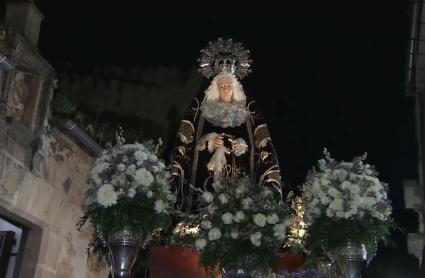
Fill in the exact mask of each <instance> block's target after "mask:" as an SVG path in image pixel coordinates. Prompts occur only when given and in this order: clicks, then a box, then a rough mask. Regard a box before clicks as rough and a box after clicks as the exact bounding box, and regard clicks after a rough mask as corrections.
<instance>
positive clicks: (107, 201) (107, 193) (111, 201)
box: [96, 184, 118, 208]
mask: <svg viewBox="0 0 425 278" xmlns="http://www.w3.org/2000/svg"><path fill="white" fill-rule="evenodd" d="M117 199H118V194H117V192H115V190H114V186H113V185H112V184H104V185H102V186H101V187H100V188H99V190H98V191H97V199H96V200H97V202H98V203H99V204H100V205H101V206H103V207H105V208H107V207H110V206H112V205H115V204H116V203H117Z"/></svg>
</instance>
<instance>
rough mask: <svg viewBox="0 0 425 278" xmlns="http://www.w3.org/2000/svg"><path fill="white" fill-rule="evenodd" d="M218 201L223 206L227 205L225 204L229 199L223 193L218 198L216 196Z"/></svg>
mask: <svg viewBox="0 0 425 278" xmlns="http://www.w3.org/2000/svg"><path fill="white" fill-rule="evenodd" d="M218 199H219V200H220V202H221V203H222V204H223V205H224V204H227V202H228V201H229V198H227V195H226V194H224V193H221V194H220V195H219V196H218Z"/></svg>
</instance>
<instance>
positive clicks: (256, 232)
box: [190, 176, 293, 269]
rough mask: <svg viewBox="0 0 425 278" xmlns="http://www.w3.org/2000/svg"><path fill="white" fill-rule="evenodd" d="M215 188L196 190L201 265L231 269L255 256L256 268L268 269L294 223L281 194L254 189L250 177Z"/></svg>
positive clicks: (193, 217) (196, 240)
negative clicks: (248, 257) (247, 258)
mask: <svg viewBox="0 0 425 278" xmlns="http://www.w3.org/2000/svg"><path fill="white" fill-rule="evenodd" d="M214 189H215V191H214V192H210V191H206V190H205V191H204V190H200V189H195V190H197V191H198V193H199V198H198V201H199V207H200V210H199V211H197V212H196V214H193V215H191V216H190V223H191V224H192V225H195V226H197V227H198V228H199V231H198V233H197V234H195V236H194V247H195V248H196V249H198V250H200V251H201V259H200V263H201V264H202V265H204V266H206V267H214V266H216V265H217V264H218V263H219V264H220V265H221V266H227V267H229V266H232V265H236V264H238V262H239V261H240V260H243V259H244V257H246V256H251V257H253V258H254V260H253V262H252V263H253V265H254V266H255V267H254V268H263V269H267V268H268V267H269V266H270V265H269V263H271V261H273V258H274V256H275V252H276V251H277V250H278V249H279V247H281V246H282V245H283V241H284V240H285V238H286V232H287V228H288V226H290V225H291V224H292V221H293V219H292V215H291V213H290V211H289V209H288V207H287V206H286V204H285V203H283V202H282V199H281V196H280V194H279V193H278V192H275V191H273V189H271V188H257V187H255V186H252V185H251V184H250V179H249V177H247V176H241V177H239V178H238V179H235V180H230V181H229V182H227V183H221V184H219V183H217V182H216V183H215V184H214Z"/></svg>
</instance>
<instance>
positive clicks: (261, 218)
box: [253, 213, 266, 227]
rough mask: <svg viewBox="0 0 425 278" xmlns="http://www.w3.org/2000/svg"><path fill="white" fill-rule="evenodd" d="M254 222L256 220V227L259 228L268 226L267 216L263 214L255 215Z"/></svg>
mask: <svg viewBox="0 0 425 278" xmlns="http://www.w3.org/2000/svg"><path fill="white" fill-rule="evenodd" d="M253 220H254V223H255V225H257V226H259V227H264V226H266V216H265V215H264V214H262V213H256V214H254V216H253Z"/></svg>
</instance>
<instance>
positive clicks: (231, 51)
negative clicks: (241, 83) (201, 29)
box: [198, 38, 252, 79]
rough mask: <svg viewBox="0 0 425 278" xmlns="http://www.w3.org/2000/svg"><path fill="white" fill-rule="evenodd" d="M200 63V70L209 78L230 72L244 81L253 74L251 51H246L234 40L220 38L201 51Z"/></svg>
mask: <svg viewBox="0 0 425 278" xmlns="http://www.w3.org/2000/svg"><path fill="white" fill-rule="evenodd" d="M198 63H199V67H200V68H199V69H198V70H199V71H200V72H201V73H202V75H203V76H205V77H207V78H210V77H212V76H215V75H217V74H219V73H221V72H229V73H231V74H233V75H235V76H236V77H237V78H239V79H242V78H244V77H245V76H247V75H248V74H249V73H251V69H250V67H251V64H252V60H251V59H249V50H245V49H244V48H243V46H242V44H241V43H235V42H233V39H227V40H223V39H222V38H218V40H217V41H215V42H209V44H208V46H207V47H206V48H204V49H202V50H201V57H200V58H199V59H198Z"/></svg>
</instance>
